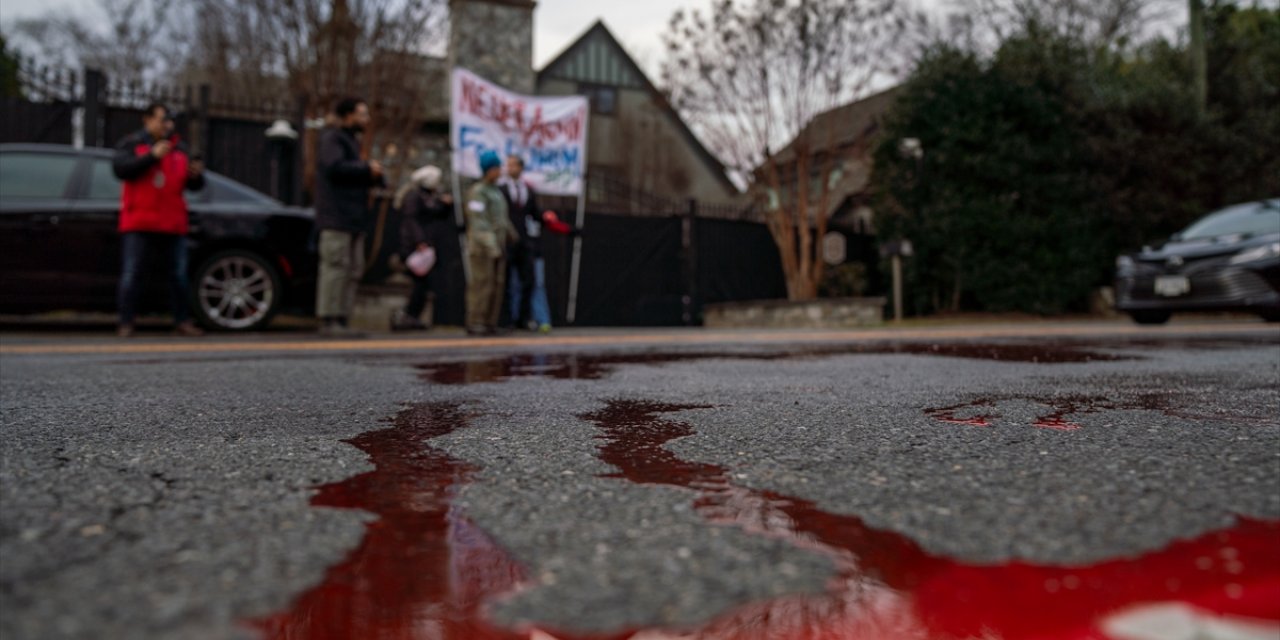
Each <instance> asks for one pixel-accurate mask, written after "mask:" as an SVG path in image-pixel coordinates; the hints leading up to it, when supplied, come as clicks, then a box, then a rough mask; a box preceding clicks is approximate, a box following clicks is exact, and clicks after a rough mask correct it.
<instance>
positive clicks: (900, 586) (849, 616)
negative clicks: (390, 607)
mask: <svg viewBox="0 0 1280 640" xmlns="http://www.w3.org/2000/svg"><path fill="white" fill-rule="evenodd" d="M699 408H704V407H700V406H695V405H673V404H661V403H650V402H637V401H629V400H618V401H613V402H610V403H609V404H608V406H607V407H606V408H605V409H602V410H600V411H596V412H593V413H590V414H587V415H584V416H583V417H584V418H585V419H587V420H590V421H592V422H594V423H596V425H597V426H598V427H599V428H600V430H601V432H602V435H601V436H600V438H601V439H602V440H603V444H602V445H601V446H600V447H599V451H600V454H599V455H600V459H601V460H603V461H605V462H608V463H609V464H612V465H614V466H615V467H617V468H618V470H619V471H618V473H616V474H613V475H612V476H611V477H620V478H625V479H627V480H629V481H632V482H635V483H639V484H659V485H670V486H677V487H684V488H688V489H692V490H693V491H695V492H696V497H695V498H694V506H695V509H696V510H697V512H698V513H700V514H701V515H702V516H703V517H705V518H707V519H708V520H709V521H710V522H712V523H716V524H720V525H728V526H735V527H738V528H740V529H742V530H744V531H747V532H750V533H756V534H760V535H766V536H771V537H775V538H779V539H783V540H786V541H788V542H790V543H792V544H793V545H795V546H797V547H800V548H805V549H811V550H814V551H816V552H819V553H823V554H825V555H827V556H828V557H829V558H831V560H832V562H833V564H834V565H835V567H836V569H837V576H836V578H835V580H834V581H833V583H832V584H831V587H830V590H829V592H828V593H827V594H825V595H823V596H808V597H806V596H796V597H790V598H783V599H779V600H776V601H772V602H764V603H758V604H753V605H749V606H747V607H744V608H743V609H741V610H739V611H736V612H732V613H730V614H728V615H726V616H723V617H721V618H719V619H717V620H715V621H713V622H712V623H710V624H709V625H708V626H706V627H705V628H702V629H698V630H696V631H694V632H692V633H689V634H688V635H681V636H680V637H682V638H686V637H687V638H734V639H743V640H746V639H747V638H771V639H778V640H815V639H818V638H824V639H832V640H837V639H847V640H853V639H855V638H857V639H883V640H893V639H898V638H902V639H906V638H973V637H985V638H1003V639H1005V640H1013V639H1018V638H1055V639H1059V640H1086V639H1099V638H1106V637H1107V636H1106V635H1105V633H1104V632H1103V630H1102V628H1101V626H1100V625H1101V624H1102V623H1103V621H1104V620H1105V619H1106V617H1107V616H1108V615H1112V614H1116V613H1119V612H1122V611H1124V610H1126V609H1127V608H1130V607H1134V606H1137V605H1142V604H1144V603H1164V602H1177V603H1181V604H1185V605H1188V606H1191V607H1194V608H1195V609H1197V610H1200V611H1203V612H1206V614H1230V615H1234V616H1240V617H1243V618H1251V619H1255V620H1266V621H1272V622H1277V623H1280V598H1278V597H1276V596H1277V595H1280V521H1269V522H1268V521H1259V520H1249V519H1241V520H1240V521H1239V522H1238V523H1237V524H1236V525H1235V526H1233V527H1230V528H1227V529H1224V530H1221V531H1217V532H1211V533H1208V534H1205V535H1202V536H1200V537H1198V538H1196V539H1193V540H1185V541H1177V542H1174V543H1173V544H1171V545H1170V546H1168V547H1167V548H1165V549H1163V550H1160V551H1156V552H1153V553H1148V554H1145V555H1142V556H1138V557H1133V558H1120V559H1114V560H1108V561H1105V562H1100V563H1097V564H1092V565H1087V566H1080V567H1053V566H1040V565H1035V564H1030V563H1026V562H1020V561H1013V562H1009V563H1005V564H999V565H977V564H966V563H962V562H958V561H955V560H951V559H948V558H944V557H941V556H938V555H934V554H931V553H929V552H928V551H926V550H925V549H923V548H921V547H920V546H919V545H918V544H916V543H915V542H914V541H912V540H911V539H910V538H907V537H905V536H902V535H900V534H897V533H894V532H891V531H886V530H880V529H875V528H872V527H869V526H867V525H866V524H865V523H863V522H862V521H861V520H860V519H858V518H856V517H854V516H848V515H840V514H833V513H828V512H826V511H823V510H821V509H819V508H818V507H817V506H816V505H815V504H814V503H813V502H810V501H808V500H802V499H797V498H794V497H790V496H785V495H782V494H779V493H775V492H772V491H764V490H759V489H752V488H748V487H743V486H739V485H737V484H736V483H735V482H734V481H733V479H732V478H731V476H730V473H729V471H728V469H726V468H725V467H721V466H719V465H714V464H708V463H700V462H692V461H688V460H684V459H681V458H680V457H678V456H677V455H676V454H675V453H673V452H671V451H670V450H668V449H667V448H666V447H665V444H666V443H667V442H670V441H671V440H674V439H676V438H682V437H686V436H690V435H693V433H694V430H693V428H692V427H691V426H689V425H688V424H686V423H683V422H678V421H675V420H667V419H664V418H662V417H660V416H661V414H663V413H670V412H674V411H687V410H693V409H699ZM1277 628H1280V627H1277Z"/></svg>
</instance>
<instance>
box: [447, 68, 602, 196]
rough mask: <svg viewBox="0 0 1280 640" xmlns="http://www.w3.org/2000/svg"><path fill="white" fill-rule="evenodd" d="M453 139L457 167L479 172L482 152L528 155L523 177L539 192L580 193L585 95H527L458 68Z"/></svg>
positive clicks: (461, 172) (584, 153) (460, 172)
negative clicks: (508, 89)
mask: <svg viewBox="0 0 1280 640" xmlns="http://www.w3.org/2000/svg"><path fill="white" fill-rule="evenodd" d="M451 103H452V104H451V109H450V127H449V142H450V144H451V145H452V148H453V151H454V153H453V163H454V165H453V170H454V171H455V172H456V173H457V174H458V175H461V176H464V177H468V178H479V177H480V161H479V158H480V154H481V153H484V152H485V151H493V152H495V153H497V154H498V156H499V157H503V158H505V157H507V156H509V155H516V156H520V157H521V158H522V159H524V175H523V178H524V179H525V180H526V181H527V182H528V183H529V185H530V186H531V187H533V189H534V191H536V192H538V193H545V194H551V195H568V196H581V195H582V185H583V176H584V175H585V170H586V162H587V118H588V115H589V113H590V111H589V109H588V102H587V98H586V97H585V96H554V97H544V96H526V95H521V94H518V93H512V92H510V91H507V90H506V89H503V88H502V87H499V86H498V85H496V84H493V83H491V82H489V81H487V80H485V79H484V78H481V77H480V76H478V75H476V74H474V73H471V72H470V71H467V70H466V69H462V68H457V69H454V70H453V93H452V98H451Z"/></svg>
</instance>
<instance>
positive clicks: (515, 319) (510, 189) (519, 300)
mask: <svg viewBox="0 0 1280 640" xmlns="http://www.w3.org/2000/svg"><path fill="white" fill-rule="evenodd" d="M506 165H507V166H506V175H505V176H503V178H502V180H501V181H499V183H498V186H499V187H500V188H501V189H502V194H503V195H504V196H506V198H507V213H508V215H509V216H510V217H511V224H512V226H514V227H515V228H516V232H517V233H519V234H520V240H519V241H518V242H516V244H515V245H514V246H512V247H511V251H510V255H509V257H508V260H507V264H508V273H507V297H506V301H507V304H506V308H507V310H508V312H509V314H508V315H507V317H505V318H503V321H504V322H510V323H511V324H512V325H514V326H516V327H519V328H525V329H529V330H534V331H536V330H543V331H550V330H551V312H550V309H548V308H547V300H546V290H545V284H544V285H543V292H542V297H541V300H539V299H538V298H537V296H536V292H537V290H538V288H539V287H538V284H539V281H541V280H543V279H544V277H540V276H539V271H538V263H539V262H541V260H542V247H541V245H542V213H541V212H540V211H538V195H537V194H536V193H534V191H533V188H532V187H530V186H529V184H528V183H527V182H525V181H524V180H523V179H521V174H523V173H524V160H523V159H521V158H520V156H517V155H511V156H507V163H506ZM543 327H545V329H543Z"/></svg>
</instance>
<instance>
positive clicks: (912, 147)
mask: <svg viewBox="0 0 1280 640" xmlns="http://www.w3.org/2000/svg"><path fill="white" fill-rule="evenodd" d="M898 155H899V156H902V157H903V158H906V159H909V160H914V161H915V162H916V168H917V171H916V174H917V175H916V176H915V177H916V180H917V181H918V180H919V171H918V169H919V166H920V160H921V159H922V158H924V145H922V144H920V138H903V139H902V140H900V141H899V142H898ZM880 252H881V253H882V254H884V255H887V256H889V258H890V261H891V262H892V265H893V321H894V322H902V259H903V258H910V257H911V256H912V254H914V253H915V249H914V248H913V247H912V246H911V241H910V240H908V239H906V238H902V237H899V238H898V239H897V240H893V241H892V242H889V243H887V244H885V246H884V247H882V248H881V250H880Z"/></svg>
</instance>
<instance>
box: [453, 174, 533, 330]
mask: <svg viewBox="0 0 1280 640" xmlns="http://www.w3.org/2000/svg"><path fill="white" fill-rule="evenodd" d="M480 171H481V172H483V176H482V177H481V178H480V181H479V182H477V183H476V184H475V185H473V186H472V187H471V189H469V190H468V191H467V199H466V207H465V211H466V214H467V263H468V265H469V266H470V268H471V274H470V279H469V280H468V281H467V333H469V334H471V335H493V334H494V333H497V331H498V316H499V315H500V314H501V312H502V291H503V289H504V288H505V287H506V274H507V260H506V255H507V254H506V249H507V247H508V246H510V245H511V244H513V243H515V242H516V241H517V240H519V238H520V236H519V234H517V233H516V229H515V227H513V226H511V220H510V219H509V218H508V217H507V199H506V196H504V195H502V191H501V190H499V189H498V187H497V183H498V179H499V178H500V177H502V160H501V159H500V158H499V157H498V154H497V153H494V152H493V151H486V152H484V153H482V154H480Z"/></svg>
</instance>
